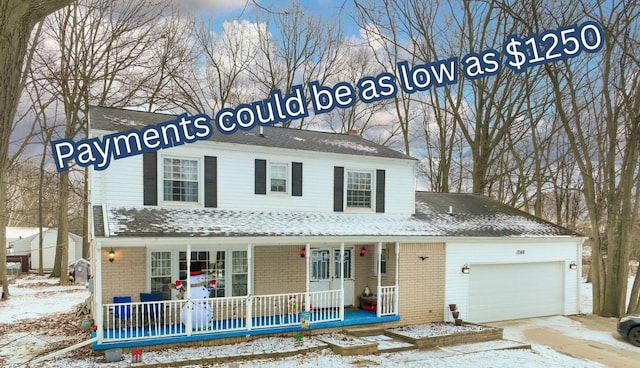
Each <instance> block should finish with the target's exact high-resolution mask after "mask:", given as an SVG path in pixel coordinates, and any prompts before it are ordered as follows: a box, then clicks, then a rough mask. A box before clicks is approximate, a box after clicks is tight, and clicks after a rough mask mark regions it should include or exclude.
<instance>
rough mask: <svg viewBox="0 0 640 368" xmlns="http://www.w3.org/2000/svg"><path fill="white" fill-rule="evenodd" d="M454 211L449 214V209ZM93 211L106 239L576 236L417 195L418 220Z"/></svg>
mask: <svg viewBox="0 0 640 368" xmlns="http://www.w3.org/2000/svg"><path fill="white" fill-rule="evenodd" d="M450 208H451V209H452V211H451V213H449V209H450ZM104 213H106V225H107V226H106V228H105V226H104V224H105V221H104V219H103V211H102V206H94V219H95V220H94V222H95V223H94V225H95V226H94V231H95V234H96V236H98V237H104V236H105V235H106V234H108V236H109V237H240V236H252V237H275V236H283V237H287V236H385V235H386V236H455V237H464V236H474V237H509V236H512V237H551V236H577V235H578V234H576V233H575V232H573V231H571V230H569V229H566V228H563V227H561V226H557V225H554V224H552V223H550V222H547V221H544V220H542V219H540V218H537V217H535V216H532V215H530V214H528V213H525V212H522V211H519V210H517V209H515V208H512V207H509V206H506V205H504V204H501V203H499V202H497V201H495V200H492V199H490V198H487V197H483V196H479V195H473V194H451V193H427V192H418V193H416V213H415V214H414V215H393V214H374V213H371V214H350V213H332V212H326V213H319V212H303V211H282V210H281V211H249V210H225V209H215V208H193V209H189V208H167V207H151V206H146V207H145V206H139V207H131V206H129V207H119V206H106V211H105V212H104Z"/></svg>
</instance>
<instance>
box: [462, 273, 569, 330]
mask: <svg viewBox="0 0 640 368" xmlns="http://www.w3.org/2000/svg"><path fill="white" fill-rule="evenodd" d="M562 271H563V262H549V263H517V264H491V265H488V264H483V265H472V267H471V272H470V273H469V278H470V280H469V281H470V284H469V286H470V290H469V309H468V311H469V312H468V314H469V315H468V316H467V317H466V319H468V320H469V321H472V322H490V321H500V320H509V319H517V318H527V317H537V316H547V315H554V314H562V305H563V299H564V277H563V276H564V274H563V272H562Z"/></svg>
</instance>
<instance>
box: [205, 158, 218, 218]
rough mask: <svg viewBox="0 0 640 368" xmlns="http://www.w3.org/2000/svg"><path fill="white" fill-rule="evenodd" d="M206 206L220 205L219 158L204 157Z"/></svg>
mask: <svg viewBox="0 0 640 368" xmlns="http://www.w3.org/2000/svg"><path fill="white" fill-rule="evenodd" d="M204 206H205V207H218V158H217V157H215V156H205V157H204Z"/></svg>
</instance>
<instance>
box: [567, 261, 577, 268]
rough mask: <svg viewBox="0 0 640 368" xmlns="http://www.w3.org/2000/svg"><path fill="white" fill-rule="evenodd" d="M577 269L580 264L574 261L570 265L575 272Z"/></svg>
mask: <svg viewBox="0 0 640 368" xmlns="http://www.w3.org/2000/svg"><path fill="white" fill-rule="evenodd" d="M576 268H578V264H577V263H576V261H572V262H571V263H569V269H570V270H575V269H576Z"/></svg>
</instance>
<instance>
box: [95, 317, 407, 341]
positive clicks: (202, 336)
mask: <svg viewBox="0 0 640 368" xmlns="http://www.w3.org/2000/svg"><path fill="white" fill-rule="evenodd" d="M399 320H400V316H382V317H376V313H375V312H372V311H364V310H345V312H344V321H333V322H319V323H312V324H311V325H310V326H309V328H308V329H302V327H301V326H300V325H298V324H296V325H294V326H286V327H271V328H255V329H252V330H251V331H247V330H240V331H228V332H211V333H198V334H194V335H191V336H172V337H156V338H154V337H153V336H154V335H156V331H155V327H144V328H139V329H137V330H136V334H135V335H136V336H148V338H144V339H138V340H134V341H121V342H120V341H117V342H108V343H102V344H98V343H94V344H93V350H96V351H100V350H107V349H113V348H137V347H143V346H150V345H161V344H174V343H184V342H194V341H203V340H214V339H223V338H228V337H246V336H259V335H273V334H279V333H286V332H297V331H300V332H301V331H308V330H317V329H322V328H339V327H345V326H357V325H366V324H372V323H385V322H395V321H399ZM223 325H224V323H223ZM235 327H238V328H240V327H244V326H235ZM162 329H163V331H165V332H171V333H184V326H182V325H170V326H163V327H162ZM119 334H120V331H118V330H105V331H104V336H105V337H109V338H111V337H114V336H115V337H117V336H119Z"/></svg>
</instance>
